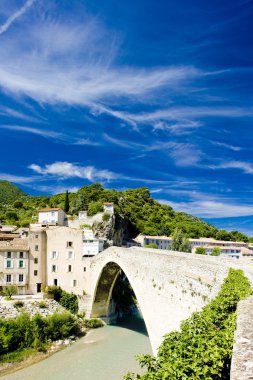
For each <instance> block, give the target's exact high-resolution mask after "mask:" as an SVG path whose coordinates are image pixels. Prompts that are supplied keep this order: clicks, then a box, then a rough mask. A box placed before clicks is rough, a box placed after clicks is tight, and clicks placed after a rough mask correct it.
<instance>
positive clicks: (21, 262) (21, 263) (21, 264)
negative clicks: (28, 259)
mask: <svg viewBox="0 0 253 380" xmlns="http://www.w3.org/2000/svg"><path fill="white" fill-rule="evenodd" d="M18 267H19V268H24V267H25V263H24V260H19V262H18Z"/></svg>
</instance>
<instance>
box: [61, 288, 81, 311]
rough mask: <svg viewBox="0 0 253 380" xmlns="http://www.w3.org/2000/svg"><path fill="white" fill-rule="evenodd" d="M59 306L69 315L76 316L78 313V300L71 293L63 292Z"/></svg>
mask: <svg viewBox="0 0 253 380" xmlns="http://www.w3.org/2000/svg"><path fill="white" fill-rule="evenodd" d="M59 304H60V305H61V306H63V307H65V308H66V309H67V310H69V311H70V312H71V313H74V314H76V313H77V311H78V299H77V296H76V295H75V294H73V293H68V292H65V291H64V290H63V291H62V293H61V297H60V299H59Z"/></svg>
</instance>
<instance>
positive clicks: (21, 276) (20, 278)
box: [18, 274, 24, 282]
mask: <svg viewBox="0 0 253 380" xmlns="http://www.w3.org/2000/svg"><path fill="white" fill-rule="evenodd" d="M18 282H24V275H23V274H19V275H18Z"/></svg>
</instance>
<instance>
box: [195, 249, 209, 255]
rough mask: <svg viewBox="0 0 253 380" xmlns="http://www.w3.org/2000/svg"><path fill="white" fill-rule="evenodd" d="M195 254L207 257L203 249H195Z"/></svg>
mask: <svg viewBox="0 0 253 380" xmlns="http://www.w3.org/2000/svg"><path fill="white" fill-rule="evenodd" d="M195 253H197V255H207V253H206V249H205V248H204V247H197V248H196V251H195Z"/></svg>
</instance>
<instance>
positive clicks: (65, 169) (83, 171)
mask: <svg viewBox="0 0 253 380" xmlns="http://www.w3.org/2000/svg"><path fill="white" fill-rule="evenodd" d="M29 168H30V169H32V170H33V171H34V172H36V173H38V174H43V175H52V176H55V177H59V178H62V179H67V178H74V177H77V178H83V179H88V180H89V181H97V180H106V181H109V180H111V179H115V178H117V176H116V174H115V173H113V172H111V171H109V170H99V169H96V168H95V167H94V166H81V165H77V164H73V163H70V162H60V161H59V162H54V163H52V164H48V165H45V166H44V167H42V166H39V165H37V164H31V165H30V166H29Z"/></svg>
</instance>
